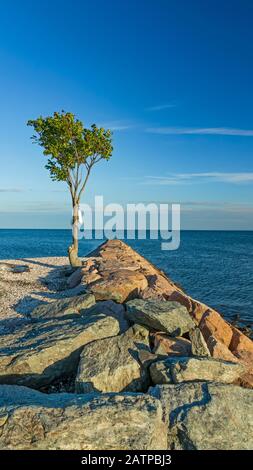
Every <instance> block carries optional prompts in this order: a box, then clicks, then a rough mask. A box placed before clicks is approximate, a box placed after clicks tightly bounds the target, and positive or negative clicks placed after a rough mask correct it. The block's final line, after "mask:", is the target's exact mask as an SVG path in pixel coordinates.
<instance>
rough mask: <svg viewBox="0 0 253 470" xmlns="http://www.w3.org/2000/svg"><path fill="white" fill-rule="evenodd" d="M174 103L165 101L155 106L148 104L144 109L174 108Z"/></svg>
mask: <svg viewBox="0 0 253 470" xmlns="http://www.w3.org/2000/svg"><path fill="white" fill-rule="evenodd" d="M175 106H176V104H175V103H166V104H159V105H157V106H150V107H149V108H146V111H162V110H163V109H169V108H175Z"/></svg>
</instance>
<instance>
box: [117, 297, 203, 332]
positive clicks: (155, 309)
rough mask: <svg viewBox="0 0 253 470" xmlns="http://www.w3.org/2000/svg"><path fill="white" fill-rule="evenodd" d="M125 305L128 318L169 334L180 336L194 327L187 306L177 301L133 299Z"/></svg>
mask: <svg viewBox="0 0 253 470" xmlns="http://www.w3.org/2000/svg"><path fill="white" fill-rule="evenodd" d="M126 306H127V312H126V315H127V318H128V319H129V320H131V321H132V322H134V323H139V324H141V325H144V326H147V327H149V328H153V329H154V330H158V331H163V332H165V333H168V334H169V335H171V336H182V335H183V334H184V333H187V332H188V331H189V330H191V329H192V328H194V327H195V324H194V322H193V320H192V318H191V317H190V315H189V313H188V311H187V308H186V307H184V306H183V305H181V304H180V303H178V302H174V301H164V302H163V301H159V300H142V299H134V300H130V301H129V302H127V304H126Z"/></svg>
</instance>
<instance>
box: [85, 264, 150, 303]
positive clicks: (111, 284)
mask: <svg viewBox="0 0 253 470" xmlns="http://www.w3.org/2000/svg"><path fill="white" fill-rule="evenodd" d="M147 285H148V283H147V279H146V278H145V276H144V275H143V274H142V273H140V272H134V271H130V270H127V269H122V270H119V271H117V272H112V273H110V274H108V276H104V278H100V279H99V280H98V281H95V282H92V283H91V284H90V286H89V290H90V291H91V292H92V293H93V294H94V295H95V298H96V300H115V301H116V302H119V303H123V302H126V301H127V300H130V299H133V298H135V297H139V294H140V292H141V291H143V290H144V289H145V288H146V287H147Z"/></svg>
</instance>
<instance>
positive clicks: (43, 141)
mask: <svg viewBox="0 0 253 470" xmlns="http://www.w3.org/2000/svg"><path fill="white" fill-rule="evenodd" d="M27 124H28V126H32V127H33V128H34V130H35V132H36V134H34V135H33V136H32V137H31V138H32V140H33V141H34V142H35V143H37V144H39V145H40V146H41V147H43V148H44V151H43V153H44V155H46V156H49V158H48V161H47V164H46V168H47V169H48V170H49V171H50V176H51V178H52V179H53V180H54V181H66V182H67V184H68V186H69V188H70V191H71V196H72V202H73V203H75V204H76V203H79V201H80V197H81V194H82V192H83V190H84V188H85V185H86V183H87V180H88V176H89V174H90V171H91V169H92V167H93V166H94V165H95V164H96V163H98V162H99V161H100V160H102V159H103V160H109V159H110V157H111V155H112V151H113V146H112V133H111V131H110V130H105V129H104V128H103V127H97V126H96V125H95V124H93V125H92V126H91V128H90V129H87V128H85V127H84V126H83V123H82V122H81V121H80V120H78V119H76V117H75V115H74V114H72V113H68V112H64V111H62V112H61V113H59V112H55V113H54V114H53V116H48V117H45V118H44V117H42V116H40V117H39V118H37V119H35V120H29V121H28V123H27ZM83 170H84V171H85V175H84V173H83Z"/></svg>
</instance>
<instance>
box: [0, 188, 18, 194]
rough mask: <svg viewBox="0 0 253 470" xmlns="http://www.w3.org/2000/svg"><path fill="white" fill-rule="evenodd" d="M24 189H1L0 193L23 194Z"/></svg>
mask: <svg viewBox="0 0 253 470" xmlns="http://www.w3.org/2000/svg"><path fill="white" fill-rule="evenodd" d="M22 192H24V189H20V188H0V193H22Z"/></svg>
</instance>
